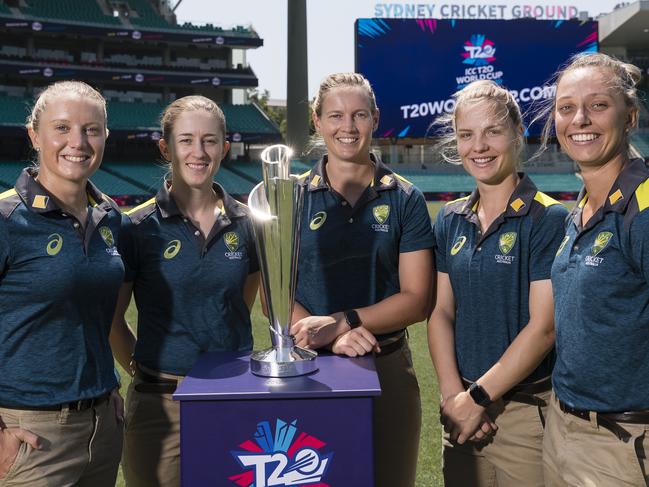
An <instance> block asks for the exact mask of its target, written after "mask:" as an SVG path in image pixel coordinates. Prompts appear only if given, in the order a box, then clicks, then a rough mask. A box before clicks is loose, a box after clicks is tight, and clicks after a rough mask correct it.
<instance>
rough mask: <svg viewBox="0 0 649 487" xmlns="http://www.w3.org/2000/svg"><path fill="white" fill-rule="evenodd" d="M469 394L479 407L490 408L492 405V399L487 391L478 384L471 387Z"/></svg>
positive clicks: (475, 383)
mask: <svg viewBox="0 0 649 487" xmlns="http://www.w3.org/2000/svg"><path fill="white" fill-rule="evenodd" d="M469 394H470V395H471V398H472V399H473V401H474V402H475V403H476V404H477V405H478V406H482V407H483V408H486V407H487V406H489V404H491V398H490V397H489V394H487V391H485V390H484V389H483V388H482V386H481V385H480V384H478V383H477V382H474V383H473V384H471V386H470V387H469Z"/></svg>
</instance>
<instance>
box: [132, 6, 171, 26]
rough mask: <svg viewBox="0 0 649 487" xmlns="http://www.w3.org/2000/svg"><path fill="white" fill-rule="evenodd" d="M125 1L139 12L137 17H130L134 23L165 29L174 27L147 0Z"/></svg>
mask: <svg viewBox="0 0 649 487" xmlns="http://www.w3.org/2000/svg"><path fill="white" fill-rule="evenodd" d="M124 3H127V4H128V6H129V7H130V8H131V9H132V10H135V12H137V17H135V16H131V17H130V18H129V20H130V22H131V23H132V24H133V25H137V26H140V27H153V28H163V29H169V28H170V27H173V26H172V25H171V24H169V22H167V21H166V20H165V19H164V18H163V17H161V16H160V15H159V14H158V13H157V12H156V11H155V10H154V9H153V6H152V5H151V4H150V3H149V2H148V1H147V0H126V1H125V2H124Z"/></svg>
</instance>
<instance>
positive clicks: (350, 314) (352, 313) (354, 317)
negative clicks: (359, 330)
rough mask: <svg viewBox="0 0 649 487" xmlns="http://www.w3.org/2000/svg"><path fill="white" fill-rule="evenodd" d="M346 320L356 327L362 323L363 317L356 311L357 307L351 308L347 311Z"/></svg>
mask: <svg viewBox="0 0 649 487" xmlns="http://www.w3.org/2000/svg"><path fill="white" fill-rule="evenodd" d="M344 314H345V320H346V321H347V324H348V325H349V326H351V327H352V328H356V327H357V326H358V325H360V324H361V319H360V317H359V316H358V313H357V312H356V310H355V309H350V310H347V311H345V313H344Z"/></svg>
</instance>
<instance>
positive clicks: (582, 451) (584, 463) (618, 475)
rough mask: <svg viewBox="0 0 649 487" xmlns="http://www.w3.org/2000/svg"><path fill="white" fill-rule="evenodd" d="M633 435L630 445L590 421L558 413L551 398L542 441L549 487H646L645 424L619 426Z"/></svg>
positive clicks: (593, 417) (556, 403)
mask: <svg viewBox="0 0 649 487" xmlns="http://www.w3.org/2000/svg"><path fill="white" fill-rule="evenodd" d="M617 424H618V425H619V426H620V427H622V428H623V429H624V430H626V431H627V432H628V433H630V435H631V436H630V438H629V439H628V441H623V440H620V439H619V438H618V436H616V435H615V434H614V433H613V432H611V431H609V430H608V429H606V428H604V427H603V426H600V425H599V424H598V422H597V416H596V414H595V413H591V419H590V421H588V420H585V419H581V418H577V417H576V416H573V415H572V414H569V413H564V412H563V411H561V409H559V401H558V400H557V399H556V397H555V396H554V394H553V395H552V400H551V405H550V411H549V412H548V419H547V423H546V430H545V438H544V440H543V467H544V473H545V482H546V486H548V487H563V486H575V487H576V486H579V487H609V486H610V487H619V486H643V487H644V486H647V485H649V477H648V476H647V469H648V468H649V463H648V462H647V457H646V452H647V451H649V439H648V438H647V434H646V433H647V429H649V425H646V424H630V423H617Z"/></svg>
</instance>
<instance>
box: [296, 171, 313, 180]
mask: <svg viewBox="0 0 649 487" xmlns="http://www.w3.org/2000/svg"><path fill="white" fill-rule="evenodd" d="M309 174H311V169H309V170H308V171H306V172H303V173H302V174H299V175H298V176H297V178H298V179H303V178H306V177H307V176H308V175H309Z"/></svg>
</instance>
